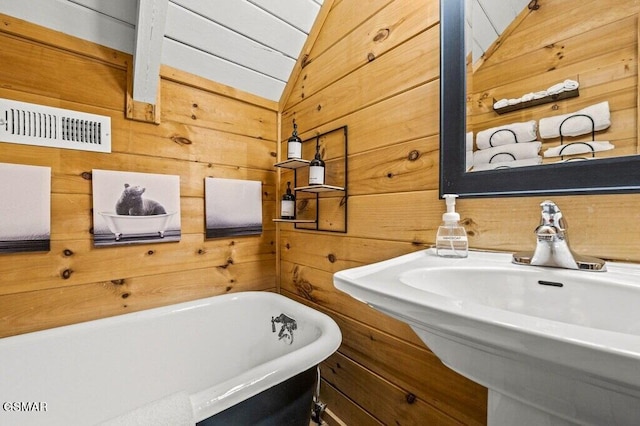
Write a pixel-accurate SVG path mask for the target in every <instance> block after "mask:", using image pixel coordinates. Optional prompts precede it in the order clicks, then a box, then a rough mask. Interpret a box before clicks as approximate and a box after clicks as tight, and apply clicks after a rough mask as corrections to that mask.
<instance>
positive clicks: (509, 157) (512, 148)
mask: <svg viewBox="0 0 640 426" xmlns="http://www.w3.org/2000/svg"><path fill="white" fill-rule="evenodd" d="M541 146H542V142H538V141H536V142H529V143H512V144H509V145H502V146H497V147H495V148H488V149H481V150H479V151H475V152H474V153H473V167H474V168H475V167H476V166H479V165H481V164H489V163H491V164H494V163H501V162H505V161H516V160H524V159H527V158H535V157H537V156H538V153H539V152H540V147H541Z"/></svg>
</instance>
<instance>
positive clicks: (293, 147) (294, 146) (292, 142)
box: [287, 120, 302, 160]
mask: <svg viewBox="0 0 640 426" xmlns="http://www.w3.org/2000/svg"><path fill="white" fill-rule="evenodd" d="M300 158H302V139H300V137H299V136H298V125H297V124H296V120H293V133H292V134H291V137H290V138H289V139H288V140H287V160H298V159H300Z"/></svg>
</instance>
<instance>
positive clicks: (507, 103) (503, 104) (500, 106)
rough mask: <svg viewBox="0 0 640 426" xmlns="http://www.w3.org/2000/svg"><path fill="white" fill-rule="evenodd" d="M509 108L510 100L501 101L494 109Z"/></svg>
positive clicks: (494, 105) (497, 102) (495, 104)
mask: <svg viewBox="0 0 640 426" xmlns="http://www.w3.org/2000/svg"><path fill="white" fill-rule="evenodd" d="M506 106H509V99H500V100H499V101H496V102H495V103H494V104H493V109H499V108H504V107H506Z"/></svg>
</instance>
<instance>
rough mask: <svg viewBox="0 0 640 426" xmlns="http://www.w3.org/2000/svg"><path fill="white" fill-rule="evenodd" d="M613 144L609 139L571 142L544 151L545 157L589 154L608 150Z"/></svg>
mask: <svg viewBox="0 0 640 426" xmlns="http://www.w3.org/2000/svg"><path fill="white" fill-rule="evenodd" d="M613 148H615V146H614V145H613V144H612V143H611V142H609V141H600V142H598V141H589V142H572V143H569V144H565V145H560V146H556V147H553V148H549V149H547V150H546V151H545V152H544V156H545V157H561V156H563V155H579V154H591V153H592V152H600V151H609V150H610V149H613Z"/></svg>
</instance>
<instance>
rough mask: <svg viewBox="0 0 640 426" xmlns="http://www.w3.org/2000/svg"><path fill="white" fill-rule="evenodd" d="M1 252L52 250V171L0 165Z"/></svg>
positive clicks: (17, 165)
mask: <svg viewBox="0 0 640 426" xmlns="http://www.w3.org/2000/svg"><path fill="white" fill-rule="evenodd" d="M0 199H1V200H2V203H0V253H16V252H34V251H49V250H50V248H51V168H49V167H40V166H26V165H21V164H8V163H0Z"/></svg>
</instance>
